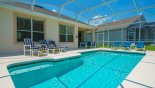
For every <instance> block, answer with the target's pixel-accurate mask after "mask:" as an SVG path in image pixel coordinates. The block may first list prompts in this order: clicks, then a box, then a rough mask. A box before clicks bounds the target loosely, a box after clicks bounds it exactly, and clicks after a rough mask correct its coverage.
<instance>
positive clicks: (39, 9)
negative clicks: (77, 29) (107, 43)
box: [4, 2, 88, 25]
mask: <svg viewBox="0 0 155 88" xmlns="http://www.w3.org/2000/svg"><path fill="white" fill-rule="evenodd" d="M4 3H5V4H8V5H12V6H16V7H20V8H23V9H27V10H31V5H30V4H26V3H21V2H4ZM33 11H35V12H39V13H43V14H46V15H50V16H54V17H59V14H58V13H57V12H53V11H51V10H48V9H45V8H44V7H42V6H38V5H34V9H33ZM60 18H62V19H66V20H69V21H74V22H76V20H75V19H73V18H71V17H68V16H65V15H62V14H60ZM77 22H78V23H82V24H86V23H84V22H81V21H79V20H77ZM86 25H88V24H86Z"/></svg>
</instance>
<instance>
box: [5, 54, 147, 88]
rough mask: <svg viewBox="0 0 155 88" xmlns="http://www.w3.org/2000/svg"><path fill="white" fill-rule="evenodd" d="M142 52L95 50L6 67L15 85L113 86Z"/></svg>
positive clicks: (20, 87) (24, 87) (41, 87)
mask: <svg viewBox="0 0 155 88" xmlns="http://www.w3.org/2000/svg"><path fill="white" fill-rule="evenodd" d="M143 56H144V54H134V53H122V52H107V51H96V52H88V53H82V55H81V57H78V58H74V59H69V60H64V61H59V62H50V61H42V62H37V63H33V64H25V65H21V66H14V67H10V68H8V69H9V72H10V74H11V77H12V80H13V82H14V85H15V87H16V88H28V87H30V88H117V87H118V86H119V85H120V84H121V82H122V81H123V80H124V79H125V78H126V76H127V75H128V74H129V73H130V72H131V71H132V69H133V68H134V67H135V66H136V65H137V64H138V62H139V61H140V60H141V59H142V58H143Z"/></svg>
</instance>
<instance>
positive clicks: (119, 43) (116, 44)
mask: <svg viewBox="0 0 155 88" xmlns="http://www.w3.org/2000/svg"><path fill="white" fill-rule="evenodd" d="M119 47H121V42H120V41H117V42H114V44H113V46H112V48H115V49H117V48H119Z"/></svg>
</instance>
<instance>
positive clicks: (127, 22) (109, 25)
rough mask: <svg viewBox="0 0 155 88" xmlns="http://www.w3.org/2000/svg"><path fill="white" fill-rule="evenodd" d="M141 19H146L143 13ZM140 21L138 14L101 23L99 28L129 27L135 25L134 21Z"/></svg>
mask: <svg viewBox="0 0 155 88" xmlns="http://www.w3.org/2000/svg"><path fill="white" fill-rule="evenodd" d="M140 18H141V21H145V18H144V17H143V15H141V17H140ZM135 22H139V17H138V16H133V17H130V18H127V19H122V20H120V21H113V22H110V23H106V24H101V25H99V27H98V29H99V30H111V29H122V27H123V28H128V27H130V26H131V25H132V26H133V24H132V23H135Z"/></svg>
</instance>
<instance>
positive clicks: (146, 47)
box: [145, 45, 155, 51]
mask: <svg viewBox="0 0 155 88" xmlns="http://www.w3.org/2000/svg"><path fill="white" fill-rule="evenodd" d="M145 49H146V50H151V51H155V45H146V46H145Z"/></svg>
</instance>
